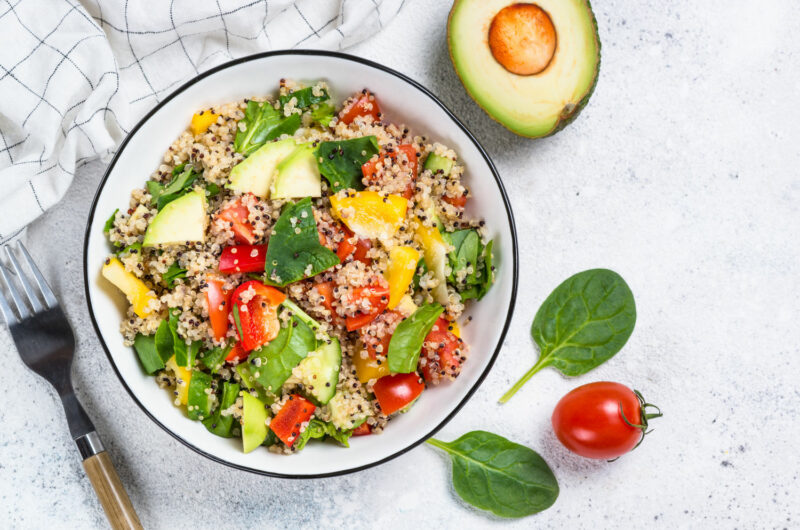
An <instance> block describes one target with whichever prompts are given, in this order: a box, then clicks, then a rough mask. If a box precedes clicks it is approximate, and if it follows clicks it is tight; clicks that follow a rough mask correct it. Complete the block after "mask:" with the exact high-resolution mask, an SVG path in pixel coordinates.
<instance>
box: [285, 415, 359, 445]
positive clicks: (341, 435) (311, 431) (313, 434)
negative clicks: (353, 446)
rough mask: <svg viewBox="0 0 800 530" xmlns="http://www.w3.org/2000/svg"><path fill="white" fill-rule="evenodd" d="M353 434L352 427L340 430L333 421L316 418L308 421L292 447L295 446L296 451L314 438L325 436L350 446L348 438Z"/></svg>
mask: <svg viewBox="0 0 800 530" xmlns="http://www.w3.org/2000/svg"><path fill="white" fill-rule="evenodd" d="M352 434H353V431H352V430H351V429H348V430H339V429H337V428H336V427H335V426H334V425H333V423H331V422H328V421H321V420H318V419H317V418H314V419H312V420H311V421H310V422H308V426H306V428H305V430H304V431H303V432H301V433H300V436H298V437H297V440H296V441H295V442H294V445H293V446H292V447H294V449H295V451H299V450H301V449H302V448H303V447H305V446H306V443H308V441H309V440H311V439H312V438H316V439H321V438H325V437H328V438H333V439H334V440H336V441H337V442H339V443H340V444H342V445H343V446H345V447H350V443H349V442H348V440H349V439H350V436H351V435H352Z"/></svg>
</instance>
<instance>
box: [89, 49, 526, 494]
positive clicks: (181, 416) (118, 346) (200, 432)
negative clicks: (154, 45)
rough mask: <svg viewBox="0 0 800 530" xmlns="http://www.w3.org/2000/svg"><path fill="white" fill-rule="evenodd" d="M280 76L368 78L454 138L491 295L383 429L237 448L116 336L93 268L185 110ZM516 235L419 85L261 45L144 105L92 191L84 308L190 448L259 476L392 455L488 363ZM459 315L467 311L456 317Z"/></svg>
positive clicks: (350, 62)
mask: <svg viewBox="0 0 800 530" xmlns="http://www.w3.org/2000/svg"><path fill="white" fill-rule="evenodd" d="M281 78H288V79H296V80H304V81H311V80H315V79H324V80H325V81H327V82H328V84H329V86H330V87H331V90H332V92H333V96H334V98H335V99H337V100H339V101H340V100H342V99H343V98H345V97H347V96H348V95H349V94H352V93H354V92H356V91H359V90H361V89H362V88H364V87H365V86H366V87H369V89H370V90H371V91H372V92H374V93H375V94H376V95H377V97H378V100H379V101H380V105H381V109H382V110H383V112H384V113H385V114H386V116H387V117H388V119H389V120H392V121H394V122H401V123H405V124H406V125H408V126H410V127H411V128H412V130H413V131H414V132H416V133H417V134H424V135H426V136H428V137H429V138H431V139H433V140H436V141H440V142H442V143H444V144H445V145H447V146H449V147H451V148H453V149H455V151H456V152H457V153H458V155H459V157H460V159H461V161H462V162H463V163H464V164H465V165H466V179H465V180H466V184H467V185H468V186H469V188H470V189H471V191H472V198H471V199H470V201H469V206H468V210H469V213H470V214H471V215H474V216H480V217H482V218H484V219H485V220H486V223H487V226H488V230H489V237H491V238H494V240H495V245H494V253H495V266H496V267H497V269H496V276H497V280H496V283H495V285H494V287H492V289H491V290H490V291H489V294H488V295H487V296H486V297H485V298H484V299H483V300H481V301H480V302H479V303H472V304H470V305H469V308H468V310H467V311H466V314H465V317H466V316H471V317H472V322H471V324H470V325H467V326H464V327H463V338H464V340H465V341H466V342H467V343H468V344H469V346H470V352H471V353H470V357H469V361H468V362H467V363H466V364H465V365H464V369H463V371H462V373H461V375H460V376H459V377H458V379H456V380H455V381H453V382H447V383H445V384H441V385H439V386H437V387H432V388H430V389H428V390H426V391H425V392H424V393H423V394H422V396H421V397H420V399H419V401H418V402H417V403H416V404H415V405H414V406H413V407H412V408H411V410H410V411H409V412H408V413H406V414H401V415H399V417H396V418H394V419H392V421H391V422H390V423H389V425H388V426H387V428H386V429H385V430H384V432H383V434H381V435H375V436H363V437H357V438H353V439H352V440H351V442H350V448H349V449H345V448H342V447H339V446H337V445H334V444H329V443H310V444H308V446H306V448H305V449H304V450H303V451H301V452H300V453H298V454H295V455H291V456H283V455H276V454H273V453H270V452H269V451H266V450H258V451H254V452H252V453H249V454H244V453H243V452H242V448H241V440H239V439H225V438H220V437H217V436H214V435H213V434H211V433H209V432H208V431H207V430H206V429H205V427H204V426H203V424H202V423H200V422H197V421H192V420H190V419H188V418H187V417H186V416H185V413H184V412H183V411H182V410H181V409H179V408H177V407H175V406H173V404H172V400H171V399H170V396H169V394H168V393H167V392H165V391H164V390H162V389H160V388H158V386H157V385H156V383H155V380H154V378H153V377H151V376H148V375H147V374H145V373H144V371H143V370H142V369H141V367H140V365H139V361H138V359H137V357H136V354H135V353H134V351H133V350H132V349H131V348H128V347H125V346H124V345H123V343H122V336H121V335H120V333H119V323H120V319H121V318H122V317H123V315H124V310H125V307H126V305H127V301H125V299H124V296H123V295H122V294H121V293H120V292H118V291H116V290H115V288H114V287H113V286H111V285H109V284H108V283H107V282H106V281H105V280H103V279H102V277H101V276H100V267H101V265H102V263H103V260H104V259H105V258H106V257H107V256H108V253H109V245H108V243H107V241H106V238H105V236H104V234H103V224H104V222H105V220H106V219H107V218H108V216H109V214H110V213H111V212H113V211H114V209H116V208H127V204H128V200H129V196H130V192H131V190H132V189H133V188H135V187H142V186H143V184H144V182H145V180H147V178H148V176H149V175H150V174H151V173H152V172H153V170H154V169H155V168H156V167H157V166H158V165H159V163H160V161H161V156H162V154H163V153H164V151H165V150H166V148H167V147H168V146H169V145H170V144H171V143H172V142H173V140H174V139H175V138H176V137H177V136H178V135H179V134H180V133H181V131H183V130H184V128H185V127H186V124H187V123H188V121H189V118H190V117H191V115H192V114H193V113H194V112H195V111H196V110H197V109H202V108H208V107H209V106H212V105H215V104H221V103H225V102H228V101H234V100H237V99H241V98H245V97H252V96H254V95H258V94H266V93H271V92H274V91H276V90H277V87H278V82H279V80H280V79H281ZM517 269H518V266H517V243H516V234H515V229H514V220H513V217H512V213H511V206H510V204H509V202H508V198H507V197H506V193H505V191H504V189H503V185H502V183H501V182H500V178H499V177H498V175H497V171H496V170H495V168H494V166H493V165H492V162H491V161H490V160H489V157H488V156H487V154H486V152H485V151H484V150H483V148H481V146H480V145H479V144H478V142H477V141H476V140H475V138H474V137H473V136H472V134H471V133H470V132H469V131H468V130H467V128H466V127H464V125H463V124H462V123H461V122H459V121H458V119H457V118H456V117H455V116H454V115H453V114H452V113H451V112H450V111H449V110H448V109H447V108H446V107H445V106H444V105H443V104H442V103H441V102H440V101H439V100H438V99H436V97H435V96H434V95H433V94H431V93H430V92H429V91H428V90H427V89H425V88H424V87H422V86H421V85H419V84H418V83H416V82H415V81H412V80H411V79H409V78H407V77H405V76H404V75H402V74H400V73H398V72H395V71H393V70H391V69H389V68H386V67H385V66H382V65H379V64H376V63H373V62H370V61H366V60H364V59H360V58H356V57H351V56H348V55H344V54H340V53H329V52H321V51H305V50H304V51H279V52H269V53H263V54H259V55H253V56H250V57H244V58H242V59H239V60H236V61H232V62H229V63H227V64H223V65H221V66H218V67H216V68H214V69H212V70H209V71H208V72H205V73H203V74H201V75H199V76H197V77H196V78H195V79H193V80H192V81H190V82H188V83H186V84H185V85H183V86H182V87H180V88H179V89H177V90H176V91H175V92H174V93H172V94H171V95H170V96H169V97H167V98H166V99H164V100H163V101H162V102H161V103H160V104H159V105H158V106H156V108H154V109H153V110H152V111H151V112H149V113H148V114H147V115H146V116H145V117H144V118H143V119H142V121H140V122H139V124H137V125H136V127H134V128H133V130H132V131H131V133H130V134H129V135H128V137H127V138H126V139H125V141H124V142H122V145H120V147H119V150H118V151H117V154H116V156H115V157H114V159H113V160H112V161H111V164H110V165H109V167H108V170H107V171H106V174H105V176H104V177H103V180H102V181H101V183H100V187H99V188H98V190H97V195H96V196H95V199H94V203H93V204H92V209H91V212H90V213H89V221H88V224H87V227H86V240H85V247H84V279H85V283H86V299H87V303H88V305H89V313H90V314H91V316H92V321H93V323H94V326H95V329H96V330H97V334H98V336H99V337H100V342H101V343H102V344H103V347H104V348H105V350H106V353H107V354H108V359H109V360H110V361H111V364H112V366H113V367H114V370H115V371H116V372H117V375H118V376H119V378H120V380H121V381H122V384H123V386H124V387H125V388H126V389H127V390H128V392H129V393H130V395H131V397H133V399H134V400H135V401H136V403H138V404H139V406H140V407H141V408H142V410H143V411H144V412H145V413H146V414H147V415H148V416H150V418H151V419H152V420H153V421H155V422H156V423H157V424H158V425H160V426H161V428H163V429H164V430H166V431H167V432H168V433H170V434H171V435H172V436H174V437H175V438H177V439H178V440H180V441H181V442H183V443H184V444H185V445H186V446H187V447H190V448H191V449H193V450H195V451H197V452H198V453H200V454H202V455H205V456H207V457H208V458H210V459H212V460H215V461H217V462H220V463H223V464H226V465H229V466H231V467H235V468H238V469H243V470H247V471H251V472H255V473H262V474H265V475H273V476H281V477H291V478H301V477H306V478H308V477H323V476H331V475H339V474H344V473H349V472H353V471H358V470H361V469H364V468H367V467H370V466H374V465H376V464H380V463H382V462H386V461H387V460H389V459H391V458H394V457H396V456H398V455H400V454H402V453H404V452H405V451H408V450H409V449H411V448H412V447H414V446H416V445H417V444H419V443H421V442H423V441H424V440H426V439H427V438H428V437H430V436H432V435H433V434H434V433H436V431H437V430H439V429H440V428H441V427H442V426H443V425H444V424H445V423H447V421H448V420H449V419H450V418H452V417H453V416H454V415H455V413H456V412H457V411H458V410H459V409H460V408H461V407H462V406H463V405H464V403H466V401H467V399H469V397H470V396H471V395H472V393H473V392H475V390H476V389H477V388H478V385H480V383H481V381H482V380H483V379H484V378H485V377H486V374H487V373H488V372H489V369H490V368H491V367H492V364H493V363H494V360H495V357H496V356H497V353H498V351H499V350H500V347H501V345H502V343H503V338H504V337H505V334H506V331H507V329H508V325H509V322H510V321H511V313H512V310H513V307H514V300H515V296H516V288H517ZM465 317H464V318H465Z"/></svg>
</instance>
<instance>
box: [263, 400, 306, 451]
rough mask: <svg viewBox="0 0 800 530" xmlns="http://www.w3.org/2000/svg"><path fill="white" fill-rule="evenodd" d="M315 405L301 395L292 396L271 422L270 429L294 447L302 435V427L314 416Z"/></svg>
mask: <svg viewBox="0 0 800 530" xmlns="http://www.w3.org/2000/svg"><path fill="white" fill-rule="evenodd" d="M314 409H315V407H314V404H313V403H311V402H310V401H309V400H307V399H305V398H304V397H302V396H300V395H299V394H292V395H291V396H289V399H288V400H287V401H286V403H284V404H283V406H282V407H281V410H279V411H278V413H277V414H275V417H274V418H272V421H270V422H269V428H270V429H272V432H274V433H275V435H276V436H277V437H278V438H280V440H281V441H282V442H283V443H285V444H286V445H288V446H289V447H291V446H292V444H293V443H294V441H295V440H297V437H298V436H299V435H300V425H302V424H303V423H304V422H307V421H308V420H310V419H311V416H313V415H314Z"/></svg>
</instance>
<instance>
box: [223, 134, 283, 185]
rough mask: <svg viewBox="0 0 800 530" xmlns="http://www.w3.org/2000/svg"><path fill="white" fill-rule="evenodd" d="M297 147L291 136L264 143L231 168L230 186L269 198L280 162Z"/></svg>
mask: <svg viewBox="0 0 800 530" xmlns="http://www.w3.org/2000/svg"><path fill="white" fill-rule="evenodd" d="M296 147H297V144H296V143H295V141H294V140H292V139H291V138H289V139H286V140H280V141H278V142H269V143H266V144H264V145H263V146H261V147H260V148H258V150H256V152H254V153H253V154H252V155H250V156H249V157H247V158H246V159H244V161H243V162H240V163H238V164H237V165H235V166H234V167H233V169H231V177H230V183H229V184H228V187H229V188H230V189H232V190H234V191H237V192H239V193H252V194H253V195H257V196H258V197H261V198H262V199H266V198H268V197H269V190H270V187H271V186H272V181H273V180H274V178H275V170H276V169H277V168H278V164H280V163H281V161H282V160H283V159H285V158H286V157H287V156H289V155H290V154H291V153H292V152H293V151H294V150H295V148H296Z"/></svg>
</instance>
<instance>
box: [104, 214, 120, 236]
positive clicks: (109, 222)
mask: <svg viewBox="0 0 800 530" xmlns="http://www.w3.org/2000/svg"><path fill="white" fill-rule="evenodd" d="M118 211H119V208H117V209H116V210H114V212H113V213H112V214H111V217H109V218H108V219H106V224H104V225H103V233H104V234H108V233H109V232H110V231H111V229H112V228H114V219H116V218H117V212H118Z"/></svg>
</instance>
